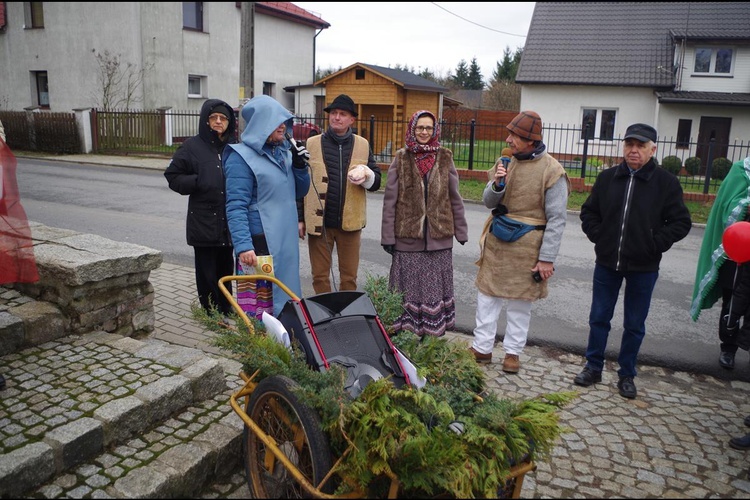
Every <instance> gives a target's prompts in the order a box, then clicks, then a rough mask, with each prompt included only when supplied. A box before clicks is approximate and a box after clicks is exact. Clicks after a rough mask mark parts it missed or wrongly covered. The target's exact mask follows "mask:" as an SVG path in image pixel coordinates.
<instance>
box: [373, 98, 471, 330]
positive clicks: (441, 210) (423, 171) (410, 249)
mask: <svg viewBox="0 0 750 500" xmlns="http://www.w3.org/2000/svg"><path fill="white" fill-rule="evenodd" d="M454 237H455V238H456V240H457V241H458V242H459V243H461V244H462V245H463V244H464V243H466V242H467V241H468V239H469V230H468V225H467V224H466V217H465V215H464V202H463V199H462V198H461V195H460V194H459V192H458V172H456V166H455V165H454V164H453V153H452V152H451V150H450V149H447V148H444V147H442V146H440V127H439V125H438V123H437V120H436V119H435V115H434V114H432V113H431V112H429V111H426V110H422V111H417V112H416V113H414V115H413V116H412V117H411V120H409V125H408V127H407V131H406V147H405V148H402V149H399V150H398V151H397V152H396V155H395V156H394V158H393V163H391V166H390V167H389V169H388V179H387V183H386V187H385V196H384V197H383V221H382V227H381V236H380V243H381V244H382V245H383V249H384V250H385V251H386V252H388V253H389V254H391V255H392V256H393V259H392V261H391V272H390V278H389V284H390V287H391V289H392V290H394V291H396V292H399V293H401V294H403V297H404V304H403V305H404V313H403V314H402V315H401V316H400V317H399V318H398V319H397V320H396V322H395V323H394V325H393V327H394V329H395V331H399V330H409V331H412V332H414V333H415V334H417V335H419V336H420V337H421V336H423V335H433V336H442V335H443V334H445V331H446V330H450V329H451V328H453V327H454V326H455V324H456V304H455V301H454V297H453V238H454Z"/></svg>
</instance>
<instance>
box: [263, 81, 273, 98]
mask: <svg viewBox="0 0 750 500" xmlns="http://www.w3.org/2000/svg"><path fill="white" fill-rule="evenodd" d="M263 95H267V96H271V97H274V98H275V97H276V84H275V83H273V82H263Z"/></svg>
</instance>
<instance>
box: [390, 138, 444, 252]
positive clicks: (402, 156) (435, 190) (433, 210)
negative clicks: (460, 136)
mask: <svg viewBox="0 0 750 500" xmlns="http://www.w3.org/2000/svg"><path fill="white" fill-rule="evenodd" d="M452 159H453V153H452V152H451V151H450V150H449V149H446V148H440V149H439V150H438V152H437V158H436V160H435V165H434V166H433V167H432V169H431V170H430V172H429V174H428V175H427V179H428V180H427V186H425V182H424V179H423V178H422V175H421V174H420V173H419V169H418V168H417V165H416V162H415V161H414V154H412V153H411V152H409V151H408V150H406V149H399V150H398V151H397V152H396V161H398V172H399V174H398V199H397V200H396V219H395V234H396V238H418V239H422V238H424V229H425V219H426V222H427V226H428V227H429V232H430V237H431V238H435V239H441V238H452V237H453V233H454V228H453V211H452V210H451V205H450V203H447V202H446V201H447V200H449V199H450V192H449V189H448V187H449V186H448V182H449V180H450V166H451V161H452ZM428 193H429V195H428Z"/></svg>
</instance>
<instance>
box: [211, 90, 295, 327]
mask: <svg viewBox="0 0 750 500" xmlns="http://www.w3.org/2000/svg"><path fill="white" fill-rule="evenodd" d="M242 118H243V119H244V121H245V123H246V125H245V130H244V131H243V132H242V136H241V138H240V139H241V142H240V143H239V144H230V145H229V147H228V148H226V149H225V150H224V154H223V165H224V174H225V177H226V197H227V222H228V224H229V232H230V234H231V236H232V245H233V246H234V252H235V255H236V256H237V260H238V261H239V262H240V263H241V264H244V265H245V266H253V267H254V266H256V265H257V263H258V255H271V256H273V267H274V275H275V277H276V278H277V279H279V280H280V281H281V282H282V283H284V285H286V286H287V287H288V288H289V289H290V290H291V291H292V292H294V293H295V294H296V295H297V296H302V286H301V284H300V276H299V242H298V238H299V226H298V221H297V204H296V201H297V200H298V199H300V198H303V197H304V196H305V195H306V194H307V190H308V189H309V187H310V174H309V171H308V168H307V162H306V158H305V155H306V154H307V151H306V150H305V149H304V148H300V149H294V150H292V144H291V143H290V141H288V140H287V139H286V138H285V134H286V132H287V131H289V134H291V131H292V126H293V124H294V116H293V115H292V114H291V113H290V112H289V111H288V110H287V109H286V108H284V107H283V106H282V105H281V104H279V102H278V101H276V100H275V99H273V98H272V97H269V96H266V95H261V96H257V97H254V98H252V99H250V100H249V101H248V102H247V104H245V106H243V108H242ZM292 152H294V154H292ZM293 163H294V166H293ZM289 299H290V297H289V295H287V294H286V293H285V292H284V291H283V290H282V289H281V288H280V287H278V286H276V285H274V286H273V314H274V316H278V315H279V313H280V312H281V309H282V308H283V307H284V304H285V303H286V302H287V301H288V300H289Z"/></svg>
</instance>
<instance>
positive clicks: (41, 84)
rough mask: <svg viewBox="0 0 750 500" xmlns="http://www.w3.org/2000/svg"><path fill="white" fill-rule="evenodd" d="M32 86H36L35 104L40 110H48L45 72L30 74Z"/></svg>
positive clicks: (47, 85) (47, 88)
mask: <svg viewBox="0 0 750 500" xmlns="http://www.w3.org/2000/svg"><path fill="white" fill-rule="evenodd" d="M32 77H33V80H34V82H33V83H34V84H35V86H36V104H37V106H39V107H41V108H49V83H48V81H47V72H46V71H34V72H32Z"/></svg>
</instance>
